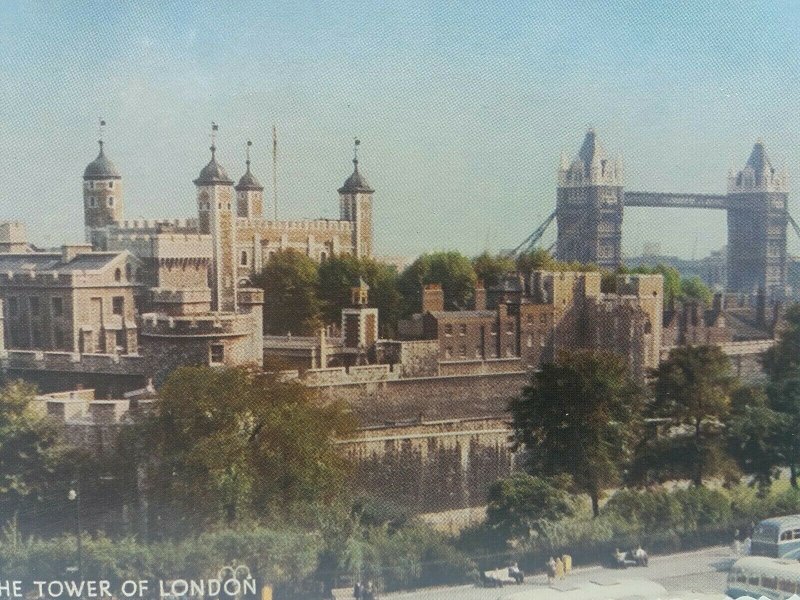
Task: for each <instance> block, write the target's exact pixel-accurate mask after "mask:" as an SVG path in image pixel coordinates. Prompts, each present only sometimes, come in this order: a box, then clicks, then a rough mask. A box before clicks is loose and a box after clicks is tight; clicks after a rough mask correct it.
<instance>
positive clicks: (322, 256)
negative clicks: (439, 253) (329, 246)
mask: <svg viewBox="0 0 800 600" xmlns="http://www.w3.org/2000/svg"><path fill="white" fill-rule="evenodd" d="M273 256H275V251H274V250H270V252H269V255H268V259H269V258H272V257H273ZM319 260H320V262H325V261H326V260H328V253H327V252H320V253H319ZM239 266H242V267H249V266H250V253H249V252H248V251H247V250H242V251H241V253H240V254H239ZM462 327H464V328H465V330H464V331H466V326H465V325H462ZM462 335H463V334H462Z"/></svg>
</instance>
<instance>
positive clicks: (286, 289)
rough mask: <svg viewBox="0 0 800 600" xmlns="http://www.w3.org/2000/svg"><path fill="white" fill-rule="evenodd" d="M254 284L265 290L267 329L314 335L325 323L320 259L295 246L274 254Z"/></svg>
mask: <svg viewBox="0 0 800 600" xmlns="http://www.w3.org/2000/svg"><path fill="white" fill-rule="evenodd" d="M252 284H253V285H254V286H256V287H259V288H261V289H262V290H264V330H265V332H266V333H271V334H274V335H284V334H286V333H293V334H295V335H311V334H313V333H314V332H315V331H316V330H317V329H319V327H320V326H321V325H322V319H321V309H322V306H321V303H320V301H319V299H318V297H317V289H318V285H319V276H318V272H317V263H315V262H314V261H313V260H311V259H310V258H309V257H308V256H306V255H305V254H301V253H300V252H296V251H294V250H291V249H290V250H281V251H278V252H276V253H275V254H273V255H272V257H271V258H270V259H269V261H268V262H267V263H266V264H265V265H264V268H263V269H262V271H261V272H260V273H257V274H256V275H254V276H253V277H252Z"/></svg>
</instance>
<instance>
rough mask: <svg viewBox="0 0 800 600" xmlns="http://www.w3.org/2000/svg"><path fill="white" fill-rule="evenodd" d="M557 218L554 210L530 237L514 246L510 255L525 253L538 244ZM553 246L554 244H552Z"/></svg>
mask: <svg viewBox="0 0 800 600" xmlns="http://www.w3.org/2000/svg"><path fill="white" fill-rule="evenodd" d="M555 218H556V211H553V212H552V213H551V214H550V216H549V217H547V218H546V219H545V220H544V222H542V224H541V225H539V226H538V227H537V228H536V229H535V230H534V232H533V233H531V234H530V235H529V236H528V237H526V238H525V239H524V240H523V241H522V243H521V244H519V245H518V246H517V247H516V248H514V249H513V250H512V251H511V252H509V253H508V255H509V256H511V257H514V256H517V255H518V254H520V253H525V252H527V251H528V250H532V249H533V248H534V246H536V244H538V243H539V240H541V239H542V236H543V235H544V234H545V232H546V231H547V228H548V227H550V224H551V223H552V222H553V221H554V220H555ZM551 247H552V246H551Z"/></svg>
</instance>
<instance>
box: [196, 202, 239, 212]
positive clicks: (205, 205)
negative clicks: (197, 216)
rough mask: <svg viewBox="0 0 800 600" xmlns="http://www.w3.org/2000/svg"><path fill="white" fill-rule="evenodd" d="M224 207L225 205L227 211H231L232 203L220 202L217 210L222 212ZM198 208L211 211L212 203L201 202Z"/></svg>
mask: <svg viewBox="0 0 800 600" xmlns="http://www.w3.org/2000/svg"><path fill="white" fill-rule="evenodd" d="M223 205H224V207H225V209H226V210H230V209H231V203H230V202H218V203H217V208H218V209H219V210H222V208H223ZM198 207H199V209H200V210H211V203H210V202H208V201H206V200H201V201H200V202H199V203H198Z"/></svg>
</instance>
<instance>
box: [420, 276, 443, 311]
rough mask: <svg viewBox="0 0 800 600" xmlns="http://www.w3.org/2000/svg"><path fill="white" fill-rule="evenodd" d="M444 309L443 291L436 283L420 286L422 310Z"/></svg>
mask: <svg viewBox="0 0 800 600" xmlns="http://www.w3.org/2000/svg"><path fill="white" fill-rule="evenodd" d="M443 310H444V291H443V290H442V286H441V285H439V284H438V283H426V284H425V285H423V286H422V312H423V313H427V312H441V311H443Z"/></svg>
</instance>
